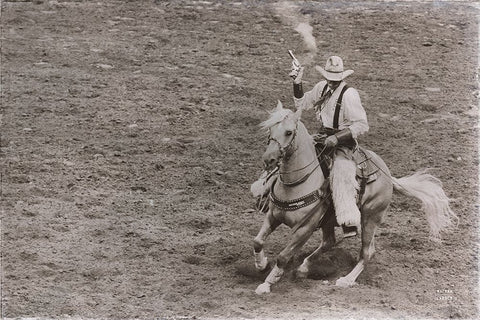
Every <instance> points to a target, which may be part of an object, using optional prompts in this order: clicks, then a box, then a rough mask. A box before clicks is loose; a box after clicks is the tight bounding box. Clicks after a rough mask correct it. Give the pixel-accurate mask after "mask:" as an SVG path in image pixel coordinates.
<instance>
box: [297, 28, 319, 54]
mask: <svg viewBox="0 0 480 320" xmlns="http://www.w3.org/2000/svg"><path fill="white" fill-rule="evenodd" d="M295 31H297V32H298V33H300V35H302V37H303V40H304V41H305V44H306V45H307V48H308V50H309V51H311V52H316V51H317V44H316V43H315V38H314V37H313V35H312V31H313V27H312V26H310V25H309V24H307V23H305V22H301V23H299V24H298V26H297V27H296V28H295Z"/></svg>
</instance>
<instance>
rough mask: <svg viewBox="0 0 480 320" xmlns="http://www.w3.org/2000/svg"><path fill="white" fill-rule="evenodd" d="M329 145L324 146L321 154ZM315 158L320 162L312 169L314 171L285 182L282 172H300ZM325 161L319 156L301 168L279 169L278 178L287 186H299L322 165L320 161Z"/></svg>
mask: <svg viewBox="0 0 480 320" xmlns="http://www.w3.org/2000/svg"><path fill="white" fill-rule="evenodd" d="M326 148H327V147H326V146H325V147H323V149H322V150H321V151H320V155H321V154H322V153H323V152H324V151H325V149H326ZM315 159H318V160H319V161H318V164H317V165H316V166H315V168H313V169H312V171H310V172H309V173H307V174H306V175H304V176H303V177H301V178H300V179H298V180H296V181H293V182H285V181H283V180H282V174H289V173H293V172H298V171H300V170H303V169H305V168H307V167H308V166H310V165H311V164H312V163H314V162H315ZM322 161H324V160H321V159H319V157H316V158H314V159H313V160H312V162H310V163H309V164H307V165H306V166H304V167H302V168H300V169H295V170H292V171H283V172H281V171H280V170H279V175H278V179H279V180H280V182H281V183H282V184H283V185H285V186H287V187H295V186H298V185H299V184H302V183H304V182H305V181H307V179H308V178H309V177H310V176H311V175H312V174H313V173H314V172H315V170H317V168H318V167H320V163H321V162H322Z"/></svg>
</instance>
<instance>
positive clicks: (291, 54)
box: [288, 50, 298, 61]
mask: <svg viewBox="0 0 480 320" xmlns="http://www.w3.org/2000/svg"><path fill="white" fill-rule="evenodd" d="M288 54H289V55H290V57H292V59H293V60H295V61H298V60H297V58H295V56H294V55H293V52H292V50H288Z"/></svg>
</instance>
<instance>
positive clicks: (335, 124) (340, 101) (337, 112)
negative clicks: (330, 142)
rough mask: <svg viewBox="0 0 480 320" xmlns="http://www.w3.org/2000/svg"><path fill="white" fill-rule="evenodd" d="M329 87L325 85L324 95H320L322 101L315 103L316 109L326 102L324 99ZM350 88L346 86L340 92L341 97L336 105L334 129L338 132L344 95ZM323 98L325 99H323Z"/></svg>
mask: <svg viewBox="0 0 480 320" xmlns="http://www.w3.org/2000/svg"><path fill="white" fill-rule="evenodd" d="M327 88H328V85H325V87H323V90H322V94H321V95H320V99H319V100H318V101H317V103H315V108H317V107H320V105H321V104H322V103H323V102H324V97H325V93H326V92H327ZM348 88H349V86H347V85H344V86H343V88H342V91H341V92H340V95H339V96H338V99H337V104H336V105H335V114H334V115H333V129H335V130H338V118H339V116H340V108H341V107H342V99H343V94H344V93H345V91H347V89H348ZM322 98H323V99H322Z"/></svg>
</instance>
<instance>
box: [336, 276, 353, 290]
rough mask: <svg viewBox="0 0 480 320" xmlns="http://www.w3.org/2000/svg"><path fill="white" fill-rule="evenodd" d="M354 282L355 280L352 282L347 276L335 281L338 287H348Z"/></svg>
mask: <svg viewBox="0 0 480 320" xmlns="http://www.w3.org/2000/svg"><path fill="white" fill-rule="evenodd" d="M354 283H355V282H352V281H350V280H349V279H347V277H342V278H339V279H338V280H337V281H336V282H335V285H336V286H337V287H343V288H347V287H351V286H352V285H353V284H354Z"/></svg>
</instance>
